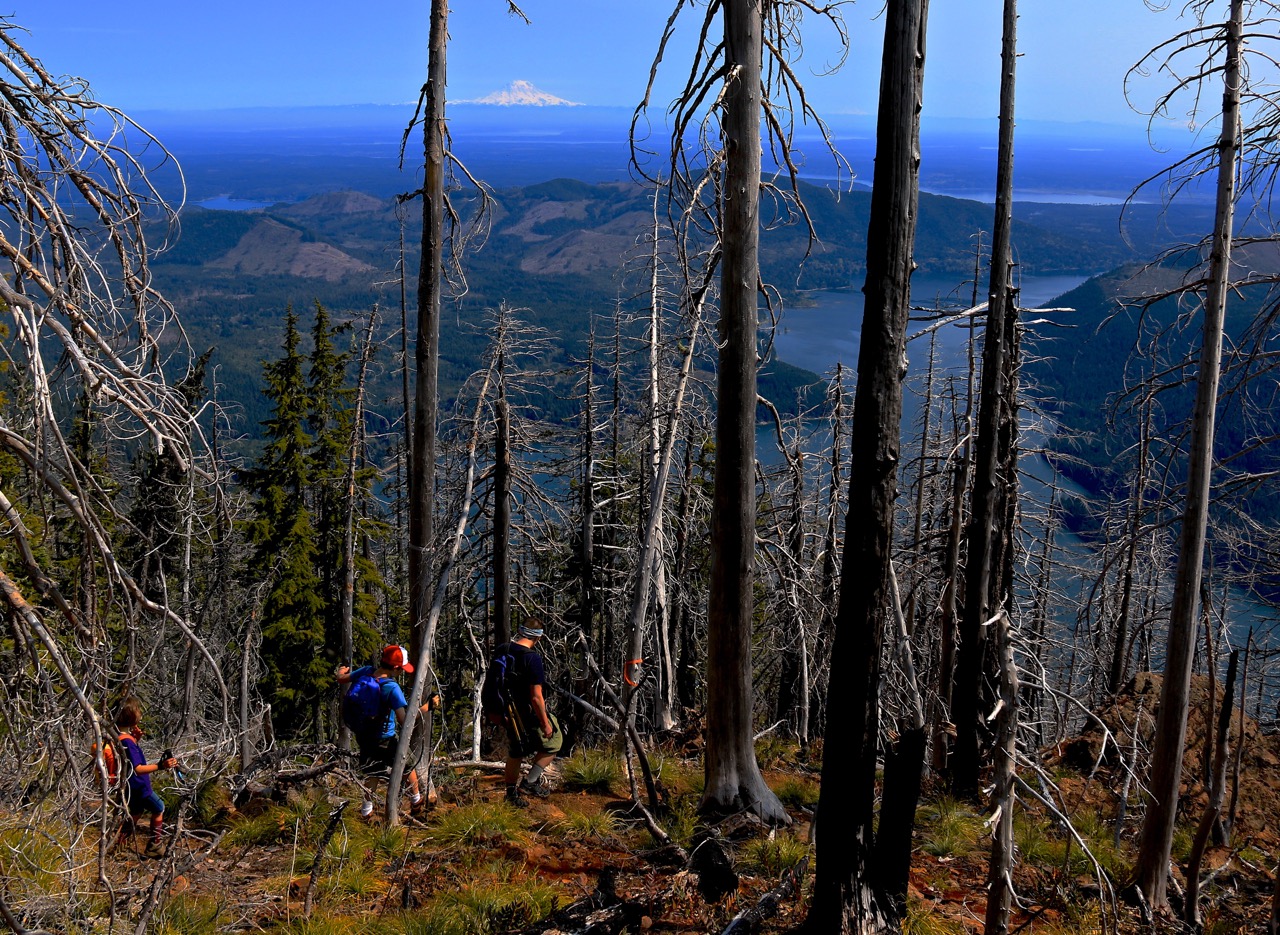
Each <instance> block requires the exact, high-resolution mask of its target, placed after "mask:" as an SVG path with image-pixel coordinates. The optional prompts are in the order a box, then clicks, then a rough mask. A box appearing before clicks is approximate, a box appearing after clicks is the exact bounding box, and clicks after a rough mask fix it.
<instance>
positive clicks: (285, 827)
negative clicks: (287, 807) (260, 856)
mask: <svg viewBox="0 0 1280 935" xmlns="http://www.w3.org/2000/svg"><path fill="white" fill-rule="evenodd" d="M292 837H293V822H292V821H290V820H289V816H287V815H286V814H285V812H284V811H283V810H281V809H278V808H270V809H267V810H266V811H265V812H263V813H262V814H261V815H254V816H253V817H252V818H239V819H237V820H236V821H235V822H234V823H233V824H232V826H231V830H230V831H228V832H227V837H226V843H227V844H230V845H235V846H238V847H249V846H252V847H265V846H266V845H268V844H275V843H277V842H279V841H283V840H285V839H286V838H289V839H292Z"/></svg>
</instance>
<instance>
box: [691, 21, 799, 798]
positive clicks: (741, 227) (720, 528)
mask: <svg viewBox="0 0 1280 935" xmlns="http://www.w3.org/2000/svg"><path fill="white" fill-rule="evenodd" d="M722 12H723V16H724V43H725V66H726V70H727V77H726V79H725V89H724V100H725V104H724V122H723V128H722V133H723V140H724V148H725V154H726V155H725V170H724V179H723V186H724V187H723V190H722V194H721V198H722V202H721V211H722V218H723V220H722V231H721V243H722V250H723V261H722V262H723V265H722V268H721V281H720V301H721V307H720V329H719V333H720V366H719V370H718V372H717V380H716V403H717V406H718V409H717V414H716V476H715V492H714V495H713V498H712V504H711V580H710V594H709V597H708V602H707V748H706V758H705V762H704V766H705V770H706V784H705V786H704V789H703V793H702V801H701V803H700V804H699V810H700V811H703V812H737V811H741V810H743V809H750V810H751V811H754V812H756V813H757V814H758V815H760V817H761V818H764V819H766V820H767V821H770V822H778V823H787V822H788V821H789V819H788V817H787V813H786V810H785V809H783V807H782V804H781V803H780V802H779V801H778V799H777V796H775V795H774V794H773V792H772V791H771V790H770V789H769V787H768V786H767V785H765V782H764V778H763V777H762V776H761V775H760V767H759V766H758V764H757V763H756V755H755V747H754V743H753V741H752V737H753V735H754V733H755V731H754V725H753V722H752V710H753V703H754V700H755V699H754V693H753V691H752V672H751V636H752V622H753V620H754V614H753V610H754V606H753V605H754V596H755V595H754V587H753V584H754V581H755V536H756V485H755V422H756V420H755V414H756V358H757V354H758V350H757V334H756V302H757V295H758V289H759V282H760V266H759V253H758V251H759V243H760V213H759V205H760V62H761V50H762V41H763V26H764V18H763V8H762V0H725V2H724V3H723V5H722Z"/></svg>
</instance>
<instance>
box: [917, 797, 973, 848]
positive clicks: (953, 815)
mask: <svg viewBox="0 0 1280 935" xmlns="http://www.w3.org/2000/svg"><path fill="white" fill-rule="evenodd" d="M916 824H917V826H918V827H919V828H920V835H921V840H922V843H921V847H922V848H923V849H924V851H925V853H928V854H932V855H933V856H934V857H961V856H964V855H965V854H968V853H970V852H971V851H973V849H974V848H976V847H977V846H978V841H979V840H980V839H981V837H982V834H983V825H982V817H981V816H980V815H979V814H978V813H977V812H975V811H974V810H973V809H972V808H970V807H969V806H968V805H966V804H965V803H963V802H961V801H959V800H958V799H954V798H952V797H951V796H949V795H944V796H942V797H941V798H939V799H937V800H936V801H934V802H929V803H926V804H925V805H923V806H921V807H920V809H919V810H918V811H917V812H916Z"/></svg>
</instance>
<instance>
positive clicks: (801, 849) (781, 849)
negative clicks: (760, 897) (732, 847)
mask: <svg viewBox="0 0 1280 935" xmlns="http://www.w3.org/2000/svg"><path fill="white" fill-rule="evenodd" d="M808 853H809V845H808V844H807V843H806V842H804V841H802V840H800V839H799V838H797V837H795V836H794V835H790V834H775V835H773V836H772V837H767V838H757V839H755V840H753V841H748V842H747V843H746V844H744V845H742V848H741V849H740V850H739V851H738V862H739V863H740V864H741V865H742V867H743V869H745V870H747V871H749V872H751V873H753V874H756V875H757V876H763V877H767V878H768V879H771V880H774V879H777V878H779V877H781V876H782V875H783V874H784V873H786V872H787V871H788V870H790V869H791V868H792V867H794V866H795V865H796V864H798V863H800V861H802V860H804V858H805V855H806V854H808Z"/></svg>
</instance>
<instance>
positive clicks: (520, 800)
mask: <svg viewBox="0 0 1280 935" xmlns="http://www.w3.org/2000/svg"><path fill="white" fill-rule="evenodd" d="M507 804H508V805H510V806H511V807H512V808H528V807H529V800H528V799H526V798H525V797H524V796H522V795H521V794H520V788H519V787H518V786H507Z"/></svg>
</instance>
